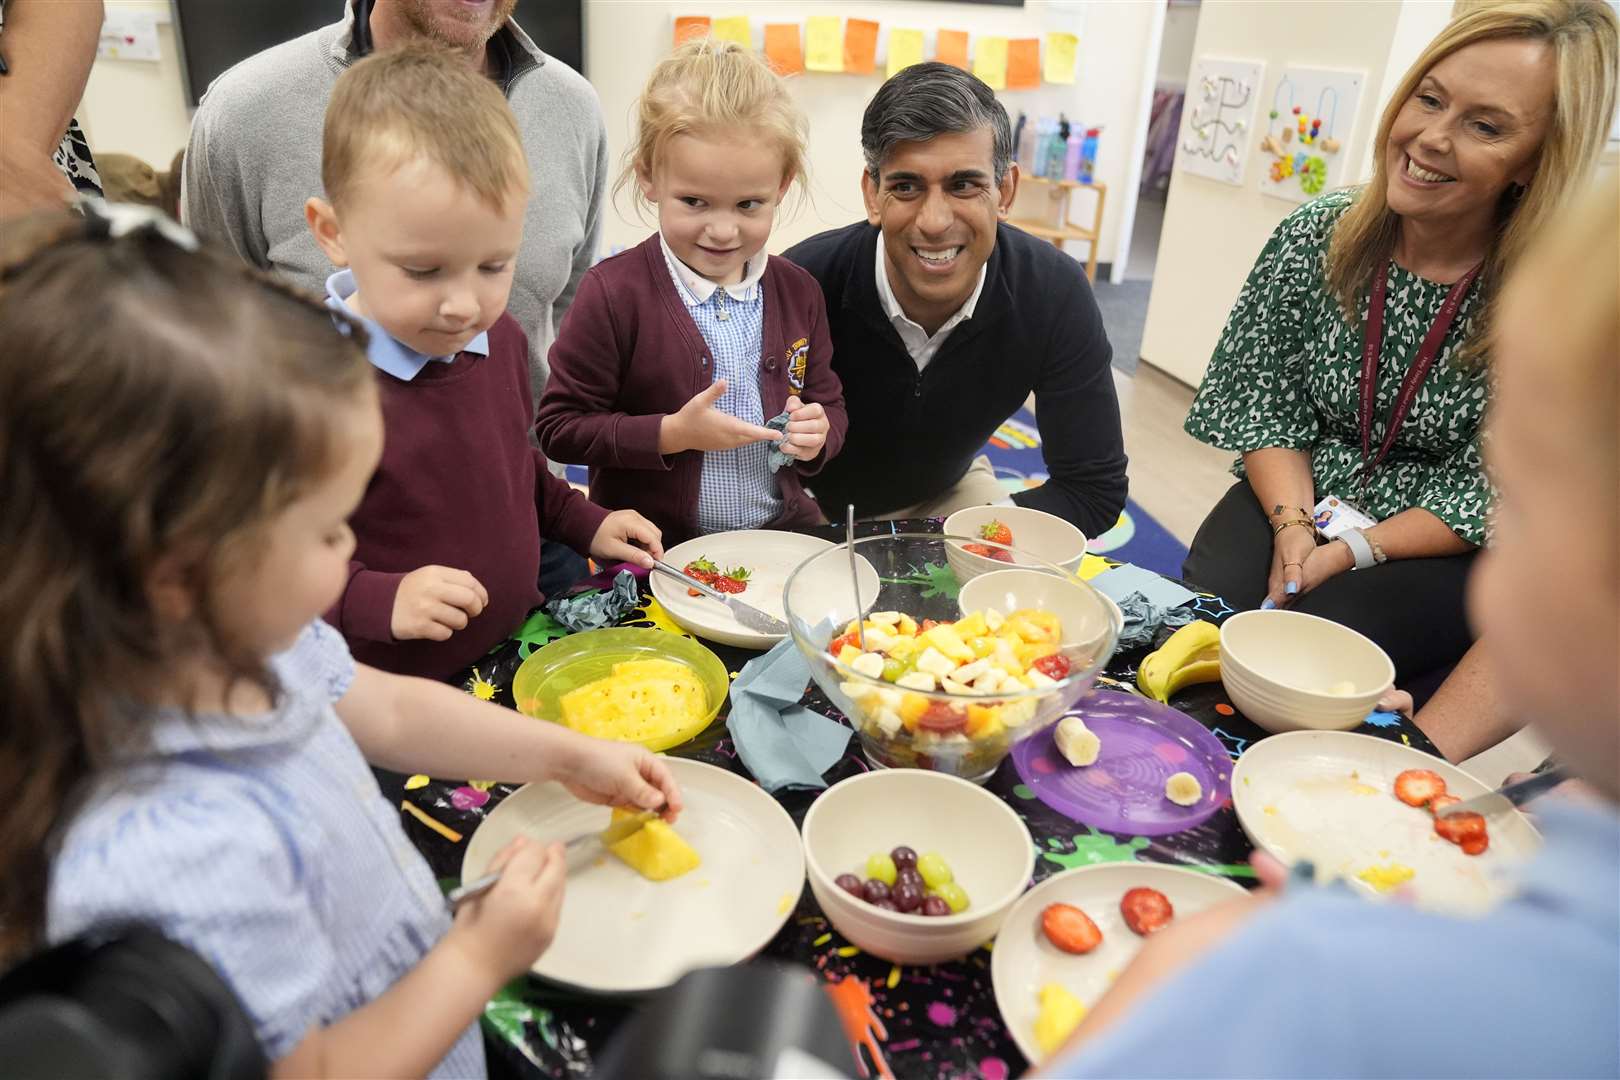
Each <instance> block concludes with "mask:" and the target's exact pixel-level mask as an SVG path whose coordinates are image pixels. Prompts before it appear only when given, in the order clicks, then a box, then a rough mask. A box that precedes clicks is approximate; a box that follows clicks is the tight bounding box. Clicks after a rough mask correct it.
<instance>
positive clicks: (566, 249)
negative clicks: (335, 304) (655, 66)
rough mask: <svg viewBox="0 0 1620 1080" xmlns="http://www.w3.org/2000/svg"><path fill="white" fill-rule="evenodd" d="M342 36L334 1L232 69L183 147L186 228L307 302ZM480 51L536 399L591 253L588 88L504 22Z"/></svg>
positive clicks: (598, 149)
mask: <svg viewBox="0 0 1620 1080" xmlns="http://www.w3.org/2000/svg"><path fill="white" fill-rule="evenodd" d="M354 38H355V35H354V10H353V7H352V6H351V5H349V4H347V3H345V5H344V13H343V20H342V21H341V22H337V23H333V24H332V25H331V26H326V27H322V28H321V29H319V30H315V31H313V32H311V33H308V34H305V35H304V36H302V37H298V38H294V39H292V40H291V41H286V42H283V43H282V44H280V45H277V46H274V47H273V48H269V49H266V50H265V51H264V52H261V53H258V54H257V55H255V56H250V57H248V58H247V59H246V60H243V61H242V62H241V63H239V64H237V65H236V66H235V67H232V68H231V69H230V70H229V71H227V72H225V73H224V74H223V75H221V76H220V77H219V78H217V79H215V80H214V82H213V83H212V84H211V85H210V86H209V87H208V93H207V94H205V95H204V96H203V100H202V104H201V105H200V106H199V107H198V109H197V115H196V117H195V118H194V119H193V120H192V123H191V142H190V145H189V146H187V148H186V161H185V174H184V180H183V185H182V189H181V199H180V201H181V216H182V218H183V220H184V221H185V222H186V224H188V225H190V226H191V227H192V228H193V229H194V230H196V231H197V232H198V233H199V234H201V235H202V236H204V237H207V238H209V239H211V240H214V241H216V242H217V243H220V244H224V245H227V246H229V247H230V248H232V249H233V250H235V251H236V253H237V254H238V255H240V256H241V257H242V258H243V259H245V260H247V261H248V262H250V263H252V264H253V265H255V266H258V267H261V268H264V269H270V270H276V271H278V272H280V273H282V274H284V275H285V276H286V277H287V278H288V279H289V280H291V281H294V282H296V283H297V284H299V285H302V286H304V287H305V288H308V289H312V290H314V291H315V292H317V293H319V292H322V291H323V290H324V287H325V281H326V276H327V275H328V274H330V273H331V272H332V269H333V267H332V265H331V264H330V263H329V262H328V261H327V259H326V256H325V255H324V254H323V253H322V252H321V249H320V248H319V247H317V246H316V244H315V240H314V238H313V237H311V236H310V234H309V229H308V228H307V227H306V226H305V224H304V203H305V201H306V200H308V199H309V198H310V196H312V195H320V194H321V193H322V188H321V125H322V122H323V120H324V119H325V115H326V101H327V98H328V97H329V96H330V95H331V93H332V87H333V85H334V84H335V83H336V82H337V78H338V76H339V75H340V74H342V72H343V69H344V68H346V67H348V66H349V65H350V64H352V63H354V62H355V61H356V60H358V59H359V58H360V53H358V52H357V51H356V49H355V44H354ZM490 45H491V47H492V48H494V49H496V50H497V53H496V56H497V58H498V59H500V60H501V61H502V62H501V64H500V67H501V69H502V70H501V72H500V76H499V79H500V82H501V88H502V90H504V91H505V93H506V98H507V100H508V101H509V102H510V103H511V105H512V112H513V113H514V114H516V116H517V121H518V127H519V129H520V130H521V131H522V134H523V146H524V149H525V150H526V151H527V153H528V158H529V174H530V176H529V186H530V191H531V192H532V193H533V194H532V195H531V196H530V199H529V208H528V214H527V217H526V219H525V222H524V227H523V248H522V250H521V251H520V252H519V253H518V263H517V273H516V275H515V278H514V280H513V283H512V296H511V299H510V300H509V301H507V311H508V312H510V313H511V315H512V317H513V318H515V319H516V320H517V321H518V325H519V326H521V327H522V328H523V332H524V333H525V334H527V335H528V337H529V381H530V383H531V389H532V391H533V394H534V398H535V400H536V401H538V400H539V399H540V392H541V390H543V389H544V388H545V382H546V370H547V369H546V354H547V353H548V352H549V351H550V350H551V340H552V337H553V336H554V334H555V331H556V327H557V326H558V325H560V324H561V323H562V317H563V312H565V311H566V310H568V304H569V302H570V301H572V300H573V298H574V289H575V288H576V287H577V286H578V285H579V279H580V277H581V276H582V275H583V274H584V273H585V271H586V270H588V269H590V266H591V263H592V262H593V261H594V258H595V254H596V243H597V237H598V233H599V231H600V225H601V216H602V201H603V196H604V192H605V191H606V188H607V169H608V164H607V134H606V131H605V130H604V128H603V126H602V110H601V107H600V105H599V104H598V102H597V98H596V91H595V90H594V89H592V87H591V84H590V83H588V82H586V81H585V79H584V77H582V76H581V75H580V74H579V73H578V72H576V71H574V70H573V69H572V68H570V67H569V66H568V65H566V64H564V63H563V62H562V61H560V60H557V59H555V58H553V57H550V56H547V55H546V54H545V53H543V52H541V51H540V49H539V48H538V47H537V46H536V45H535V43H534V42H533V41H531V40H530V39H529V36H528V35H527V34H525V33H524V32H523V31H522V30H521V29H519V28H518V25H517V23H516V22H515V21H513V20H511V19H508V20H507V22H506V25H505V26H504V27H502V29H501V30H500V31H499V32H497V33H496V35H495V37H494V38H492V39H491V40H490Z"/></svg>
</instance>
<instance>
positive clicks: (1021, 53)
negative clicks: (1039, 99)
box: [1007, 38, 1041, 90]
mask: <svg viewBox="0 0 1620 1080" xmlns="http://www.w3.org/2000/svg"><path fill="white" fill-rule="evenodd" d="M1040 85H1041V39H1040V38H1016V39H1014V40H1012V41H1009V42H1007V89H1009V90H1034V89H1036V88H1037V87H1039V86H1040Z"/></svg>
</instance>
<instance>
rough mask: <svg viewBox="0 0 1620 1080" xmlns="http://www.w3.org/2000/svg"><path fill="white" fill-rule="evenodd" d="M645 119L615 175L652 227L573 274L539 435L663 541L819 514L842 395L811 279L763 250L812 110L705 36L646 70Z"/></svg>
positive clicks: (837, 437) (746, 57) (838, 433)
mask: <svg viewBox="0 0 1620 1080" xmlns="http://www.w3.org/2000/svg"><path fill="white" fill-rule="evenodd" d="M638 128H639V133H638V138H637V140H636V143H635V144H634V145H633V146H632V147H631V149H630V152H629V153H628V154H627V155H626V157H627V161H626V164H625V169H624V173H623V175H622V176H621V177H620V181H619V184H620V186H621V187H623V186H625V185H627V184H630V183H634V185H635V186H636V190H637V192H638V194H639V195H640V197H641V198H643V199H645V200H646V201H647V202H649V203H651V204H653V205H654V206H656V207H657V210H658V233H657V234H655V235H654V236H652V237H650V238H649V239H648V240H646V241H645V242H644V243H641V244H639V245H637V246H636V247H634V248H632V249H630V250H629V251H626V252H624V253H622V254H620V255H616V256H614V257H613V258H610V259H607V260H605V261H603V262H601V263H599V264H597V265H596V266H595V267H593V268H592V269H591V270H590V271H589V272H588V273H587V274H586V275H585V277H584V278H583V279H582V280H581V282H580V286H579V291H578V293H577V294H576V295H575V297H574V302H573V304H572V306H571V307H570V308H569V309H568V314H567V316H566V317H565V318H564V319H563V324H562V327H561V329H560V331H559V332H558V336H557V340H556V342H555V343H554V344H553V345H552V348H551V375H550V379H549V381H548V382H547V385H546V391H545V394H544V396H542V397H541V399H540V411H539V418H538V420H537V423H536V431H537V432H538V434H539V437H540V445H541V446H542V447H543V448H544V450H545V452H546V455H547V456H548V457H550V458H551V459H553V460H556V461H567V462H573V463H576V464H583V465H588V466H590V471H591V478H590V488H591V499H592V500H593V501H594V502H597V503H599V504H600V505H602V506H604V507H607V508H609V509H633V510H638V511H640V512H641V513H642V514H644V515H645V516H646V517H648V518H650V519H652V521H653V522H654V523H655V524H656V525H657V526H658V527H659V528H660V529H661V530H663V536H664V541H665V543H673V542H678V541H680V540H682V539H685V538H687V537H690V536H693V535H696V534H698V533H706V532H718V531H721V530H725V529H752V528H763V527H772V528H780V527H786V526H792V525H800V524H810V523H814V522H816V521H817V520H819V518H820V512H819V510H818V509H817V507H816V504H815V502H814V501H813V500H812V499H811V498H810V496H809V495H808V494H806V492H805V490H804V484H803V479H804V478H805V477H808V476H813V475H814V474H815V473H816V472H817V471H818V470H819V469H820V468H821V466H822V465H823V464H824V463H826V461H828V460H829V459H830V458H832V457H833V456H834V455H835V454H837V453H838V450H839V447H840V446H842V445H843V441H844V429H845V426H846V423H847V420H846V417H845V414H844V400H843V390H842V388H841V387H840V385H839V382H838V376H836V375H834V374H833V371H832V366H831V359H832V342H831V339H830V338H829V337H828V333H827V314H826V309H825V306H824V303H823V300H822V294H821V288H820V286H819V285H818V284H817V283H816V281H815V279H814V278H812V277H811V276H810V275H809V274H808V273H806V272H805V271H803V270H801V269H799V268H798V267H797V266H794V265H793V264H792V263H789V262H787V261H786V260H784V259H780V258H771V257H769V256H768V255H766V253H765V250H764V249H765V243H766V241H767V240H768V239H769V238H770V232H771V225H772V222H773V221H774V219H775V216H776V210H777V207H778V206H780V205H781V202H782V200H783V198H784V197H785V196H786V195H787V192H788V189H789V188H790V187H792V186H793V184H794V182H795V181H800V182H802V180H803V177H804V154H805V123H804V118H803V116H802V114H800V112H799V111H798V109H797V107H796V106H795V105H794V104H793V102H792V99H791V98H789V96H788V94H787V91H786V89H785V88H784V86H783V85H782V81H781V80H780V79H779V78H778V77H777V76H776V75H775V73H773V72H772V71H771V70H770V68H769V66H768V65H767V64H766V63H765V61H764V60H762V59H760V58H759V57H758V56H756V55H754V54H753V53H751V52H749V51H748V50H746V49H743V48H740V47H739V46H737V45H733V44H727V43H721V42H714V41H710V40H700V41H693V42H688V43H687V44H685V45H683V46H682V47H680V48H679V49H677V50H676V51H675V53H674V54H673V55H672V56H671V57H669V58H668V59H667V60H665V61H663V62H662V63H660V64H659V65H658V66H657V67H656V68H655V69H654V70H653V73H652V77H651V78H650V79H649V80H648V82H647V86H646V89H645V90H644V91H643V92H642V96H641V101H640V105H639V117H638Z"/></svg>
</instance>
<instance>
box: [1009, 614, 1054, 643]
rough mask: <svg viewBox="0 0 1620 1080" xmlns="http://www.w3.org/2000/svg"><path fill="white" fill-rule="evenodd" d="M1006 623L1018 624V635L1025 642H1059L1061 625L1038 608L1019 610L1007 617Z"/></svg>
mask: <svg viewBox="0 0 1620 1080" xmlns="http://www.w3.org/2000/svg"><path fill="white" fill-rule="evenodd" d="M1007 621H1008V622H1011V623H1016V624H1018V634H1019V636H1020V637H1022V638H1023V639H1024V640H1025V641H1053V642H1056V641H1060V640H1062V638H1063V624H1062V622H1061V621H1060V620H1059V619H1058V617H1057V616H1056V615H1054V614H1052V613H1051V612H1050V611H1041V610H1040V609H1038V608H1020V609H1019V610H1017V611H1015V612H1013V613H1012V614H1011V615H1009V616H1007Z"/></svg>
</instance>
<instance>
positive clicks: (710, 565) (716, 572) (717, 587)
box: [682, 556, 754, 596]
mask: <svg viewBox="0 0 1620 1080" xmlns="http://www.w3.org/2000/svg"><path fill="white" fill-rule="evenodd" d="M682 569H683V570H684V571H685V573H686V576H687V577H693V578H697V579H698V580H699V581H701V582H703V584H705V585H707V586H708V587H709V588H711V589H713V590H714V591H715V592H720V593H740V592H742V591H743V590H745V589H747V588H748V579H749V578H751V577H753V576H754V575H753V571H752V570H750V569H748V567H746V566H733V567H731V568H730V569H728V570H722V569H720V567H719V566H718V565H717V564H716V563H715V562H714V560H713V559H710V558H709V557H708V556H703V557H700V558H697V559H693V560H692V561H691V562H689V563H687V564H686V565H685V566H684V567H682ZM686 594H687V595H688V596H702V595H703V594H702V593H700V592H698V591H697V590H696V589H692V588H689V589H687V590H686Z"/></svg>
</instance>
